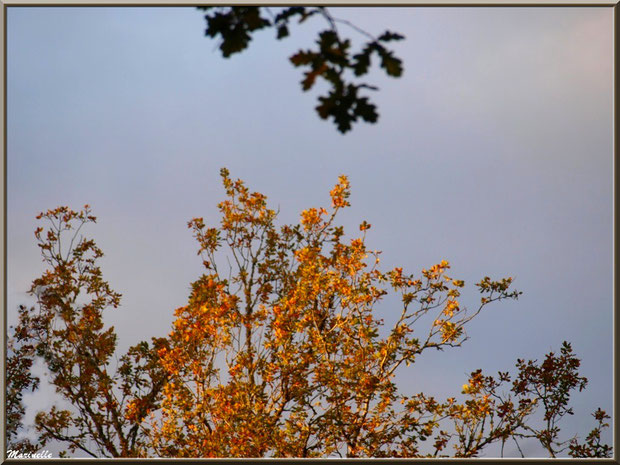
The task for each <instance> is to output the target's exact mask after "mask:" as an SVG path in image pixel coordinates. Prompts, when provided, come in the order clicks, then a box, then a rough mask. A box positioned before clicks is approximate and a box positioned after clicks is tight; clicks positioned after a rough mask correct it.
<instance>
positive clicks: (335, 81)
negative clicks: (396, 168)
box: [198, 6, 404, 133]
mask: <svg viewBox="0 0 620 465" xmlns="http://www.w3.org/2000/svg"><path fill="white" fill-rule="evenodd" d="M198 8H199V9H200V10H203V11H205V12H206V14H205V20H206V23H207V28H206V31H205V34H206V35H207V36H208V37H211V38H219V50H220V51H221V53H222V56H223V57H224V58H228V57H230V56H232V55H234V54H236V53H240V52H242V51H244V50H245V49H247V48H248V47H249V45H250V42H251V40H252V35H253V34H254V33H256V31H259V30H262V29H267V28H274V29H275V30H276V39H278V40H281V39H284V38H286V37H288V36H289V35H290V31H291V28H292V26H293V25H295V24H297V25H299V24H302V23H304V22H305V21H307V20H308V19H309V18H312V17H321V18H323V19H324V20H325V22H326V29H324V30H322V31H320V32H319V34H318V37H317V40H316V46H315V48H314V49H308V50H299V51H297V53H295V54H294V55H292V56H291V57H290V61H291V63H292V64H293V65H294V66H295V67H301V68H303V69H305V70H306V71H304V78H303V80H302V81H301V86H302V89H303V90H304V91H308V90H310V89H311V88H312V87H313V86H314V84H315V82H316V81H317V79H319V78H322V79H323V80H324V81H325V82H326V83H327V84H328V85H329V91H328V92H327V94H324V95H321V96H319V97H318V100H319V105H317V107H316V111H317V113H318V115H319V116H320V117H321V118H322V119H329V118H331V119H332V120H333V122H334V124H335V125H336V127H337V129H338V131H340V132H341V133H346V132H348V131H350V130H351V129H352V125H353V123H355V122H356V121H357V120H358V119H361V120H362V121H365V122H368V123H375V122H376V121H377V120H378V118H379V113H378V112H377V107H376V105H375V104H374V103H372V102H371V101H370V99H369V98H368V97H367V96H366V95H364V94H363V92H364V91H366V90H377V87H376V86H374V85H371V84H369V83H367V82H363V81H361V80H360V78H361V77H362V76H365V75H366V74H368V72H369V70H370V68H371V62H372V58H373V56H374V57H376V58H378V59H379V65H380V67H381V68H382V69H383V70H384V71H385V73H386V75H388V76H391V77H400V76H401V75H402V73H403V64H402V61H401V60H400V59H399V58H398V57H396V56H395V55H394V52H393V51H391V50H389V49H388V48H387V47H386V45H387V44H388V43H389V42H393V41H399V40H403V39H404V36H402V35H401V34H397V33H394V32H390V31H385V32H383V33H381V34H380V35H378V36H374V35H372V34H370V33H369V32H367V31H365V30H363V29H360V28H359V27H357V26H355V25H354V24H352V23H350V22H349V21H346V20H343V19H340V18H335V17H334V16H333V15H332V14H331V13H330V12H329V10H328V9H327V8H325V7H323V6H319V7H303V6H292V7H286V8H279V9H275V10H276V11H274V8H269V7H258V6H201V7H198ZM295 20H296V21H295ZM339 25H345V26H348V27H350V28H352V29H354V30H355V31H356V32H358V33H359V34H361V35H362V36H363V37H364V38H365V39H366V42H365V43H364V45H363V47H362V48H361V49H360V50H359V51H357V53H356V52H354V51H352V50H351V48H352V41H351V40H350V39H348V38H343V36H342V34H341V33H340V32H339V29H338V26H339Z"/></svg>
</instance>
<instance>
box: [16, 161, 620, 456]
mask: <svg viewBox="0 0 620 465" xmlns="http://www.w3.org/2000/svg"><path fill="white" fill-rule="evenodd" d="M221 177H222V182H223V186H224V189H225V192H226V199H225V200H224V201H222V202H221V203H220V204H219V211H220V215H221V219H220V222H219V225H207V224H206V223H205V221H204V220H203V219H202V218H194V219H192V220H191V221H190V222H189V223H188V226H189V228H190V229H191V231H192V232H193V235H194V237H195V238H196V240H197V242H198V254H199V255H200V256H201V258H202V263H203V265H204V273H203V274H202V276H200V277H199V278H198V279H197V280H196V281H195V282H193V283H192V285H191V293H190V295H189V299H188V301H187V303H186V304H185V305H183V306H181V307H179V308H178V309H176V310H175V317H176V319H175V321H174V324H173V327H172V329H171V331H170V333H169V335H168V336H167V337H164V338H153V340H152V341H151V342H150V343H147V342H139V343H137V344H136V345H134V346H133V347H131V348H130V349H129V350H128V351H127V353H125V354H123V355H121V356H120V357H119V358H118V359H117V360H116V344H117V337H116V333H115V331H114V328H113V327H110V326H106V324H105V322H104V312H107V311H110V310H112V309H115V308H117V307H119V306H120V303H121V295H120V294H118V293H117V292H115V291H114V290H113V289H112V288H111V287H110V285H109V284H108V282H107V281H106V280H105V279H104V278H103V273H102V270H101V268H100V266H99V264H98V260H99V259H100V258H101V257H102V256H103V252H102V251H101V250H100V249H99V248H98V247H97V245H96V243H95V241H94V240H93V239H90V238H86V237H84V236H82V235H81V232H82V230H83V228H84V227H85V226H87V225H89V224H91V223H94V222H95V221H96V218H95V217H94V216H93V215H92V212H91V210H90V207H88V206H85V207H84V208H83V209H81V210H79V211H74V210H72V209H70V208H68V207H65V206H63V207H58V208H55V209H52V210H48V211H46V212H43V213H41V214H40V215H39V216H38V218H39V219H40V220H41V221H42V222H43V225H42V226H40V227H38V228H37V229H36V231H35V237H36V240H37V244H38V246H39V248H40V249H41V254H42V258H43V260H44V262H45V264H46V265H47V270H46V271H45V272H44V273H43V274H42V275H41V276H40V277H38V278H36V279H34V281H33V282H32V287H31V289H30V294H31V295H32V296H33V297H35V298H36V300H37V304H36V305H35V306H32V307H28V306H21V307H20V309H19V322H18V324H17V325H16V327H14V328H12V330H11V334H10V339H9V354H8V359H7V448H8V449H19V450H22V451H26V450H38V449H40V448H42V447H44V446H45V445H46V444H50V443H57V444H60V445H62V446H63V447H64V448H65V450H66V453H75V452H78V451H79V452H80V453H82V454H87V455H88V456H92V457H328V456H343V457H443V456H454V457H479V456H481V455H482V454H484V452H485V448H488V446H490V445H491V444H498V445H501V450H502V451H503V449H504V445H505V444H506V443H507V442H511V443H514V444H516V445H517V447H518V448H519V450H521V449H520V444H521V443H523V441H537V442H538V443H539V444H540V445H541V446H542V447H543V448H544V449H545V450H546V451H547V452H548V454H549V456H551V457H556V456H561V455H569V456H573V457H610V456H611V453H612V448H611V447H610V446H609V445H607V444H604V443H603V442H602V440H601V432H602V431H603V429H604V428H606V427H607V426H608V423H607V422H606V421H607V420H608V419H609V416H608V415H607V414H606V413H605V412H604V411H602V410H600V409H598V410H596V411H595V412H594V414H593V415H594V419H595V426H594V428H593V429H592V430H591V432H590V433H589V434H588V435H587V436H586V438H585V440H584V441H580V439H579V438H578V437H577V436H568V437H565V436H563V435H562V432H561V429H560V426H561V420H562V418H563V417H564V416H566V415H571V414H572V413H573V412H572V410H571V407H570V397H571V394H572V393H573V392H575V391H581V390H583V389H584V388H585V387H586V385H587V379H586V378H585V377H583V376H581V375H580V374H579V367H580V360H579V359H578V358H577V356H576V355H575V354H574V353H573V350H572V347H571V345H570V343H568V342H565V343H564V344H563V345H562V346H561V347H560V349H559V351H558V352H557V353H556V352H551V353H549V354H547V355H546V356H545V357H544V359H543V360H542V361H541V362H538V361H537V360H527V361H526V360H522V359H518V360H517V363H516V366H515V370H514V372H513V373H512V374H511V373H509V372H500V373H498V374H497V375H495V376H490V375H485V374H483V372H482V371H481V370H476V371H474V372H472V373H471V375H470V377H469V379H467V380H465V381H466V382H465V384H464V385H463V386H462V387H461V388H460V389H455V391H456V392H455V395H454V396H453V397H450V398H447V399H438V398H436V397H435V396H433V394H432V393H428V392H426V393H424V392H421V393H415V392H414V391H413V390H412V389H411V388H409V387H407V386H399V385H398V384H397V383H396V382H395V375H396V373H397V372H398V371H399V370H415V369H416V362H417V361H418V360H419V358H420V357H423V356H424V354H425V353H426V352H428V351H435V350H440V351H443V350H445V349H450V348H456V347H458V346H460V345H461V344H463V343H464V342H465V341H466V340H467V334H466V329H467V327H468V325H469V324H470V323H471V321H473V320H474V319H475V318H478V317H479V316H480V315H481V314H482V313H481V312H483V310H485V309H486V308H487V307H488V306H490V305H492V304H496V303H497V302H500V301H502V300H506V299H517V298H518V296H519V295H520V292H519V291H516V290H513V289H512V287H511V286H512V278H510V277H507V278H502V279H498V280H494V279H491V278H490V277H484V278H483V279H481V280H480V282H478V283H477V284H476V287H477V289H478V291H479V293H480V298H479V301H478V302H479V303H478V304H477V305H476V307H475V308H472V309H468V308H466V307H465V306H464V305H463V304H462V303H461V302H460V297H461V292H462V291H463V289H464V288H465V282H464V281H463V280H459V279H456V278H453V277H451V276H449V275H448V273H449V270H450V265H449V263H448V262H447V261H444V260H442V261H440V262H439V263H437V264H435V265H433V266H431V267H429V268H426V269H423V270H422V271H421V272H420V273H419V274H416V275H414V274H410V273H408V272H406V271H405V270H403V268H401V267H395V268H391V269H389V270H382V268H381V265H380V257H379V256H380V252H378V251H376V250H373V249H370V248H369V247H368V246H367V232H368V230H369V229H370V228H371V225H370V224H368V223H367V222H365V221H363V222H362V223H361V224H360V226H359V234H355V235H354V236H355V237H351V238H347V236H346V235H345V232H344V228H343V227H342V226H340V225H338V223H337V218H338V214H339V212H341V211H342V210H343V209H345V208H347V207H348V206H349V198H350V185H349V181H348V179H347V177H346V176H340V177H339V178H338V182H337V183H336V185H335V186H334V188H333V189H332V190H331V192H330V198H331V206H329V208H309V209H307V210H304V211H303V212H302V213H301V218H300V222H299V223H298V224H293V225H282V226H278V225H277V223H276V221H277V216H278V215H277V213H276V212H275V211H274V210H272V209H270V208H269V207H268V205H267V199H266V197H265V196H264V195H262V194H260V193H258V192H252V191H250V190H249V189H248V188H247V187H246V185H245V184H244V183H243V182H242V181H241V180H238V179H237V180H234V179H233V178H231V177H230V175H229V173H228V171H227V170H225V169H223V170H222V171H221ZM387 295H396V296H398V301H399V302H400V303H399V304H398V306H396V308H392V304H390V305H389V306H390V308H389V311H390V312H391V314H393V316H394V318H393V320H394V322H393V323H390V324H387V323H385V321H384V320H383V319H381V318H379V315H378V311H379V310H380V309H382V308H383V307H384V306H385V304H386V302H385V296H387ZM158 311H159V310H158ZM382 311H383V310H382ZM446 356H448V355H447V353H446ZM36 359H40V360H42V361H43V362H44V363H45V365H46V367H47V369H48V370H49V373H50V382H51V383H52V384H53V385H54V386H55V387H56V390H57V393H58V396H59V399H62V400H63V401H64V403H65V404H66V405H68V406H69V407H68V408H64V407H56V406H54V407H52V408H51V409H49V410H46V411H41V412H39V413H38V414H37V416H36V421H35V430H36V432H37V435H38V436H37V440H36V441H34V442H32V441H29V440H27V439H24V438H23V437H22V436H21V435H20V433H21V428H22V426H23V425H22V420H23V415H24V411H25V408H24V405H23V395H24V393H25V392H27V391H28V390H35V389H37V386H38V384H39V381H40V380H39V379H38V378H37V377H36V376H34V374H33V372H32V365H33V362H34V361H35V360H36ZM420 375H421V376H424V373H420ZM413 388H415V387H413Z"/></svg>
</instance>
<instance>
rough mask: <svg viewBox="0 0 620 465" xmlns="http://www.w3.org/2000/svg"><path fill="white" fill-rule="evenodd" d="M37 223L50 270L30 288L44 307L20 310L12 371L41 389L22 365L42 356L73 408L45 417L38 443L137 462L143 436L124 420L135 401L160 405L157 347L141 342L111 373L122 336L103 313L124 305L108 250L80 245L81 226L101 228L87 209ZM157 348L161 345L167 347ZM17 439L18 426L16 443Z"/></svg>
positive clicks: (40, 418)
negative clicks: (102, 263) (111, 280)
mask: <svg viewBox="0 0 620 465" xmlns="http://www.w3.org/2000/svg"><path fill="white" fill-rule="evenodd" d="M38 218H39V219H45V220H47V222H48V224H49V227H48V228H47V229H46V230H44V228H43V227H39V228H37V230H36V231H35V236H36V239H37V242H38V245H39V247H40V249H41V253H42V256H43V260H44V262H45V263H46V265H47V266H48V267H49V268H48V270H47V271H46V272H45V273H44V274H43V275H42V276H41V277H40V278H37V279H35V280H34V281H33V283H32V287H31V289H30V294H31V295H33V296H36V298H37V306H36V307H31V308H27V307H21V308H20V313H19V324H18V326H17V327H16V328H15V329H14V334H15V337H14V339H12V340H11V342H10V344H15V342H13V341H21V344H22V345H21V346H20V347H19V349H17V351H15V349H13V352H12V353H10V355H9V360H15V362H13V363H9V367H11V366H16V370H19V371H20V372H21V374H22V377H21V379H22V381H21V384H22V385H23V386H24V387H31V386H32V387H36V383H38V380H36V379H33V378H32V377H30V378H28V376H29V375H27V374H25V371H24V368H22V367H19V366H17V363H18V361H19V363H22V364H23V365H22V366H26V365H27V366H28V367H29V366H30V365H31V364H32V357H34V356H36V357H40V358H42V359H43V360H44V362H45V364H46V367H47V369H48V370H49V373H50V376H51V382H52V384H53V385H54V386H55V387H56V391H57V392H58V393H59V394H60V395H61V396H62V397H63V399H64V400H65V401H67V402H68V403H69V404H70V406H71V410H69V409H59V408H57V407H56V406H54V407H53V408H52V409H51V410H50V411H49V412H39V413H38V415H37V417H36V429H37V431H38V432H39V444H40V445H41V446H42V445H44V444H45V443H46V442H48V441H50V440H56V441H61V442H64V443H65V444H66V445H67V447H68V451H69V452H75V451H76V450H81V451H83V452H85V453H87V454H88V455H90V456H93V457H98V456H112V457H118V456H134V455H136V453H137V450H138V449H139V448H140V447H141V445H142V442H143V437H142V436H141V435H138V434H137V433H138V431H137V430H138V427H137V425H136V424H135V423H134V422H132V421H130V420H129V419H127V418H126V417H125V409H126V407H127V403H128V400H129V399H133V401H134V402H135V401H136V400H142V401H144V402H145V403H147V404H149V405H152V404H153V402H154V400H155V398H156V397H157V394H158V392H159V390H160V389H161V387H162V384H163V381H162V379H163V378H162V376H161V374H162V370H161V368H160V367H159V365H158V364H157V363H154V361H155V358H154V352H153V351H152V349H151V348H149V346H148V344H146V343H141V344H139V345H137V346H135V347H133V348H131V349H130V350H129V352H128V353H127V354H126V355H125V356H124V357H122V359H121V363H120V364H119V366H118V369H117V370H116V372H114V373H109V371H108V370H110V362H111V359H112V357H113V355H114V352H115V347H116V334H115V333H114V328H113V327H110V328H107V329H104V324H103V319H102V312H103V310H104V309H106V308H109V307H112V308H115V307H117V306H118V305H119V303H120V298H121V296H120V294H118V293H116V292H114V291H113V290H112V289H111V288H110V287H109V285H108V283H107V282H106V281H104V280H103V278H102V273H101V270H100V268H99V266H98V265H97V263H96V262H97V260H98V259H99V258H101V257H102V256H103V253H102V251H101V250H100V249H99V248H98V247H97V246H96V245H95V242H94V241H93V240H92V239H84V238H83V237H80V238H79V239H78V235H79V232H80V230H81V228H82V227H83V226H84V225H85V224H86V223H89V222H95V217H94V216H92V215H91V212H90V208H89V207H88V205H86V206H85V207H84V209H83V210H81V211H80V212H75V211H72V210H70V209H69V208H67V207H59V208H56V209H54V210H48V211H47V212H45V213H41V214H40V215H39V216H38ZM67 235H69V237H67ZM63 250H64V251H63ZM154 343H155V347H159V344H161V343H163V341H156V340H155V341H154ZM9 349H11V347H9ZM10 374H11V373H10V372H9V375H10ZM10 380H11V382H12V383H14V382H15V381H14V380H13V379H10ZM16 388H19V385H18V386H16ZM7 397H8V399H9V405H11V402H13V404H15V405H19V407H18V408H14V409H13V410H14V411H16V412H19V413H22V414H23V406H21V397H19V396H18V395H17V394H15V393H13V392H11V391H9V392H8V393H7ZM15 434H16V427H15V426H14V425H11V429H10V434H9V440H10V439H11V438H12V437H13V436H14V435H15ZM13 447H14V448H19V445H17V446H15V445H14V446H13Z"/></svg>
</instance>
